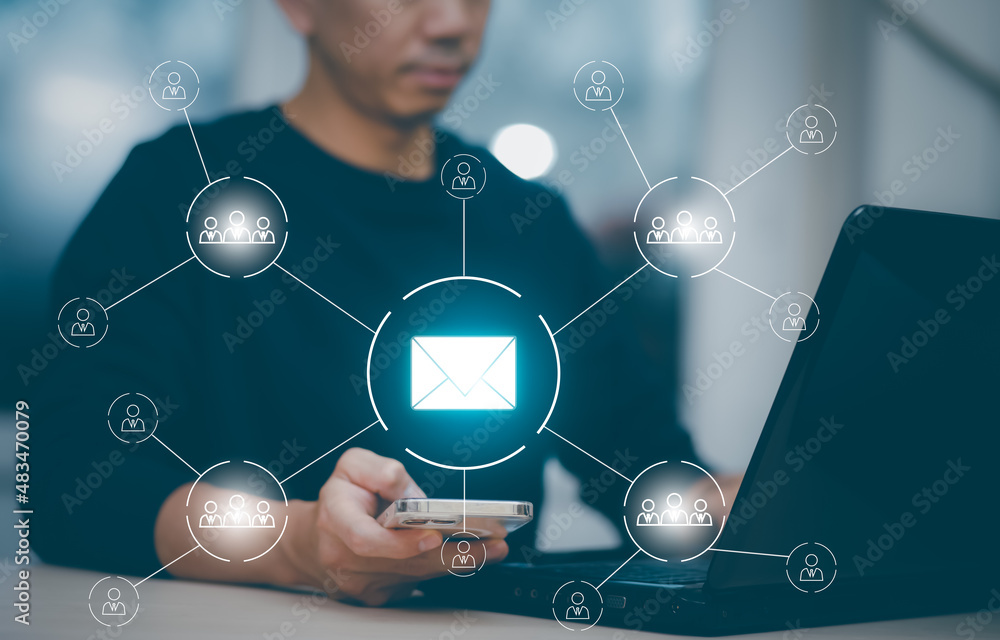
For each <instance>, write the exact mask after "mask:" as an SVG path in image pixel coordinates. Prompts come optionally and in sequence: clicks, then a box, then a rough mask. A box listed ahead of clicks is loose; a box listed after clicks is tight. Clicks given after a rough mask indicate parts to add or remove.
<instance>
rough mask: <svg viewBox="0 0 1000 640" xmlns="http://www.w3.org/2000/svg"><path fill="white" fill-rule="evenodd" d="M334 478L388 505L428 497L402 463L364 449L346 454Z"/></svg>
mask: <svg viewBox="0 0 1000 640" xmlns="http://www.w3.org/2000/svg"><path fill="white" fill-rule="evenodd" d="M333 475H334V477H340V478H344V479H345V480H348V481H349V482H351V483H353V484H356V485H358V486H359V487H363V488H365V489H367V490H368V491H371V492H372V493H375V494H377V495H379V496H381V497H382V498H383V499H384V500H388V501H390V502H391V501H393V500H398V499H400V498H426V497H427V496H426V494H424V492H423V490H421V489H420V487H418V486H417V483H416V482H414V481H413V478H411V477H410V474H408V473H407V472H406V467H404V466H403V463H402V462H400V461H399V460H394V459H393V458H386V457H385V456H380V455H378V454H377V453H374V452H373V451H369V450H367V449H360V448H357V447H356V448H353V449H348V450H347V451H345V452H344V455H342V456H341V457H340V460H339V461H338V462H337V466H336V468H335V469H334V470H333ZM371 515H375V514H371Z"/></svg>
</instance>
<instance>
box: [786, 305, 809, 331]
mask: <svg viewBox="0 0 1000 640" xmlns="http://www.w3.org/2000/svg"><path fill="white" fill-rule="evenodd" d="M801 314H802V307H801V306H799V304H798V303H796V302H793V303H792V304H790V305H788V317H787V318H785V320H784V322H782V323H781V330H782V331H802V330H803V329H805V328H806V319H805V318H803V317H802V315H801Z"/></svg>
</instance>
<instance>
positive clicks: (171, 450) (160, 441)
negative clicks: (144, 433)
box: [150, 434, 201, 477]
mask: <svg viewBox="0 0 1000 640" xmlns="http://www.w3.org/2000/svg"><path fill="white" fill-rule="evenodd" d="M150 437H151V438H152V439H153V440H156V441H157V442H159V443H160V444H162V445H163V448H164V449H166V450H167V451H169V452H170V453H172V454H174V456H175V457H176V458H177V459H178V460H180V461H181V462H183V463H184V466H186V467H187V468H188V469H190V470H191V471H194V474H195V475H196V476H199V477H200V476H201V474H200V473H198V470H197V469H195V468H194V467H192V466H191V465H189V464H188V462H187V460H185V459H184V458H182V457H180V456H179V455H177V452H176V451H174V450H173V449H171V448H170V447H168V446H167V445H166V444H164V443H163V440H160V439H159V438H157V437H156V434H153V435H152V436H150Z"/></svg>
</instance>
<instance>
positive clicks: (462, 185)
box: [451, 162, 476, 191]
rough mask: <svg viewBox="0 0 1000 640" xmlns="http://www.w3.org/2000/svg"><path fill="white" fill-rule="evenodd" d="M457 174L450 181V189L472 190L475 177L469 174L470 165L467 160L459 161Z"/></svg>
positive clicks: (474, 184)
mask: <svg viewBox="0 0 1000 640" xmlns="http://www.w3.org/2000/svg"><path fill="white" fill-rule="evenodd" d="M456 169H457V170H458V175H457V176H455V178H454V179H453V180H452V181H451V188H452V189H461V190H464V191H472V190H474V189H475V188H476V179H475V178H473V177H472V176H470V175H469V172H470V171H472V166H471V165H469V163H468V162H459V163H458V167H456Z"/></svg>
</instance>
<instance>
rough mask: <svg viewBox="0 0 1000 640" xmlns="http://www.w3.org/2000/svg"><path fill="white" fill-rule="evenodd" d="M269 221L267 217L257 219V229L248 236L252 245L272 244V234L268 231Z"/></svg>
mask: <svg viewBox="0 0 1000 640" xmlns="http://www.w3.org/2000/svg"><path fill="white" fill-rule="evenodd" d="M270 226H271V221H270V220H269V219H268V218H267V216H261V217H259V218H257V229H256V230H255V231H254V232H253V235H252V236H250V242H252V243H254V244H274V232H273V231H271V230H270V229H268V227H270Z"/></svg>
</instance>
